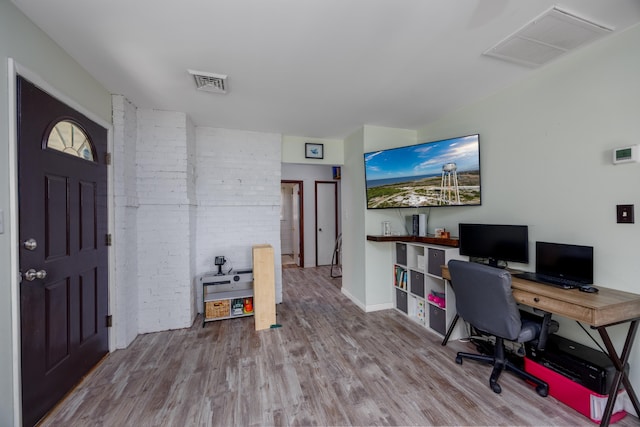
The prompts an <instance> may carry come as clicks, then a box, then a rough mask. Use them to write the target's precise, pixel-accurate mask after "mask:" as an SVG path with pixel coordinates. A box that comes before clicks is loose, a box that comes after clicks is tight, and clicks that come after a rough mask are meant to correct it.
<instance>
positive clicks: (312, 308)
mask: <svg viewBox="0 0 640 427" xmlns="http://www.w3.org/2000/svg"><path fill="white" fill-rule="evenodd" d="M340 280H341V279H331V278H330V276H329V267H319V268H311V269H297V268H287V269H284V270H283V289H284V302H283V303H282V304H280V305H279V306H278V307H277V321H278V323H279V324H280V325H282V327H280V328H276V329H269V330H264V331H259V332H256V331H254V325H253V319H252V318H250V317H249V318H241V319H232V320H223V321H219V322H211V323H208V324H207V325H206V326H205V327H204V328H202V324H201V322H199V321H198V320H196V322H195V323H194V325H193V326H192V327H191V328H189V329H182V330H175V331H167V332H159V333H153V334H146V335H141V336H139V337H138V338H136V340H135V341H134V342H133V343H132V344H131V345H130V346H129V348H127V349H125V350H118V351H115V352H114V353H112V354H110V355H109V356H108V357H107V358H106V359H105V360H104V361H103V362H102V364H101V365H100V366H98V367H97V368H96V369H95V370H94V371H93V372H92V373H91V374H90V375H88V377H87V378H86V379H85V380H84V381H83V382H82V383H81V384H80V385H79V386H78V387H77V388H76V389H75V390H74V391H73V392H72V393H71V394H70V395H69V396H68V397H67V398H66V400H65V401H63V402H62V403H61V404H60V405H59V406H58V407H57V408H56V409H55V410H54V411H53V412H52V413H51V414H50V415H49V417H48V418H46V419H45V420H44V421H43V422H42V424H41V425H42V426H265V425H267V426H270V425H276V426H285V425H286V426H288V425H296V426H297V425H315V426H318V425H321V426H325V425H492V426H493V425H563V426H569V425H571V426H575V425H586V426H588V425H595V424H593V423H592V422H591V421H590V420H588V419H587V418H585V417H584V416H582V415H581V414H579V413H578V412H575V411H574V410H572V409H571V408H569V407H567V406H565V405H564V404H562V403H560V402H558V401H557V400H555V399H554V398H552V397H547V398H542V397H540V396H538V395H537V394H536V392H535V390H534V388H533V387H531V386H529V385H527V384H526V383H524V382H522V381H521V380H519V379H517V378H516V377H514V376H513V375H511V374H509V373H506V374H503V375H502V377H501V379H500V384H501V385H502V389H503V391H502V394H500V395H497V394H494V393H493V392H492V391H491V390H490V389H489V386H488V382H489V380H488V378H489V374H490V369H491V368H490V367H489V366H488V365H487V366H485V365H480V364H477V363H473V362H465V363H464V364H463V365H457V364H456V363H455V361H454V358H455V353H456V351H459V350H463V349H464V350H469V348H468V344H464V343H461V342H451V343H449V345H448V346H447V347H442V346H441V345H440V341H441V338H440V337H438V336H436V335H435V334H432V333H430V332H429V331H427V330H426V329H424V328H422V327H421V326H418V325H416V324H414V323H410V322H408V320H407V319H406V318H405V317H403V316H402V315H401V314H399V313H397V312H395V311H394V310H386V311H379V312H373V313H364V312H362V311H361V310H360V309H358V308H357V307H356V306H355V305H354V304H353V303H352V302H351V301H350V300H348V299H347V298H346V297H345V296H344V295H342V293H341V292H340V290H339V289H340ZM616 425H618V426H631V425H638V419H637V418H635V417H631V416H629V415H627V417H625V418H624V419H623V420H622V421H620V422H619V423H617V424H616Z"/></svg>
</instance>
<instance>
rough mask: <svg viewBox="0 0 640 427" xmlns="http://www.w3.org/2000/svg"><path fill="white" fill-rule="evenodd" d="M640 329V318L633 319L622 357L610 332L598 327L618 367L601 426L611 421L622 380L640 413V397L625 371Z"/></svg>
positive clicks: (611, 357)
mask: <svg viewBox="0 0 640 427" xmlns="http://www.w3.org/2000/svg"><path fill="white" fill-rule="evenodd" d="M637 331H638V319H635V320H632V321H631V324H630V325H629V331H628V332H627V339H626V340H625V343H624V347H623V349H622V353H621V354H620V357H618V353H617V352H616V349H615V348H614V347H613V343H612V342H611V338H609V334H608V333H607V330H606V328H605V327H604V326H601V327H599V328H598V332H599V333H600V338H602V341H603V342H604V345H605V347H606V348H607V352H608V353H609V359H611V361H612V362H613V365H614V366H615V368H616V374H615V376H614V377H613V383H612V384H611V389H609V398H608V399H607V406H605V408H604V414H602V420H601V421H600V425H601V426H608V425H609V422H610V421H611V415H612V414H613V405H614V404H615V403H616V397H618V389H619V388H620V382H622V383H623V384H624V388H625V390H627V395H628V396H629V398H630V399H631V403H633V407H634V408H635V410H636V413H637V414H638V415H640V404H638V397H637V396H636V393H635V391H634V390H633V386H632V385H631V382H630V381H629V378H628V377H627V374H626V373H625V372H624V367H625V365H626V364H627V362H628V360H629V354H630V353H631V346H632V345H633V341H634V339H635V336H636V332H637Z"/></svg>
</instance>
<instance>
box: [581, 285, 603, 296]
mask: <svg viewBox="0 0 640 427" xmlns="http://www.w3.org/2000/svg"><path fill="white" fill-rule="evenodd" d="M578 289H579V290H580V292H588V293H590V294H593V293H596V292H598V288H594V287H593V286H582V287H580V288H578Z"/></svg>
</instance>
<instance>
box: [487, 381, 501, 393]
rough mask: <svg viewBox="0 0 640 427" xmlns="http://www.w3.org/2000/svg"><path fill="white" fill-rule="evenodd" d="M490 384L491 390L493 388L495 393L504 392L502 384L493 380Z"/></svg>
mask: <svg viewBox="0 0 640 427" xmlns="http://www.w3.org/2000/svg"><path fill="white" fill-rule="evenodd" d="M489 386H490V387H491V390H493V392H494V393H495V394H500V393H502V387H500V384H498V383H494V382H492V383H490V384H489Z"/></svg>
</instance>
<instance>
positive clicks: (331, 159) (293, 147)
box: [282, 135, 344, 165]
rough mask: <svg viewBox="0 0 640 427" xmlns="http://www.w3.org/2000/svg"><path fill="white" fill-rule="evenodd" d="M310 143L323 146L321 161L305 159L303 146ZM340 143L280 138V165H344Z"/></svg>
mask: <svg viewBox="0 0 640 427" xmlns="http://www.w3.org/2000/svg"><path fill="white" fill-rule="evenodd" d="M307 142H311V143H314V144H322V145H323V154H324V157H323V158H322V159H307V158H305V144H306V143H307ZM342 146H343V144H342V141H341V140H337V139H323V138H308V137H302V136H292V135H283V136H282V163H305V164H313V165H341V164H343V163H344V152H343V149H342Z"/></svg>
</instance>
